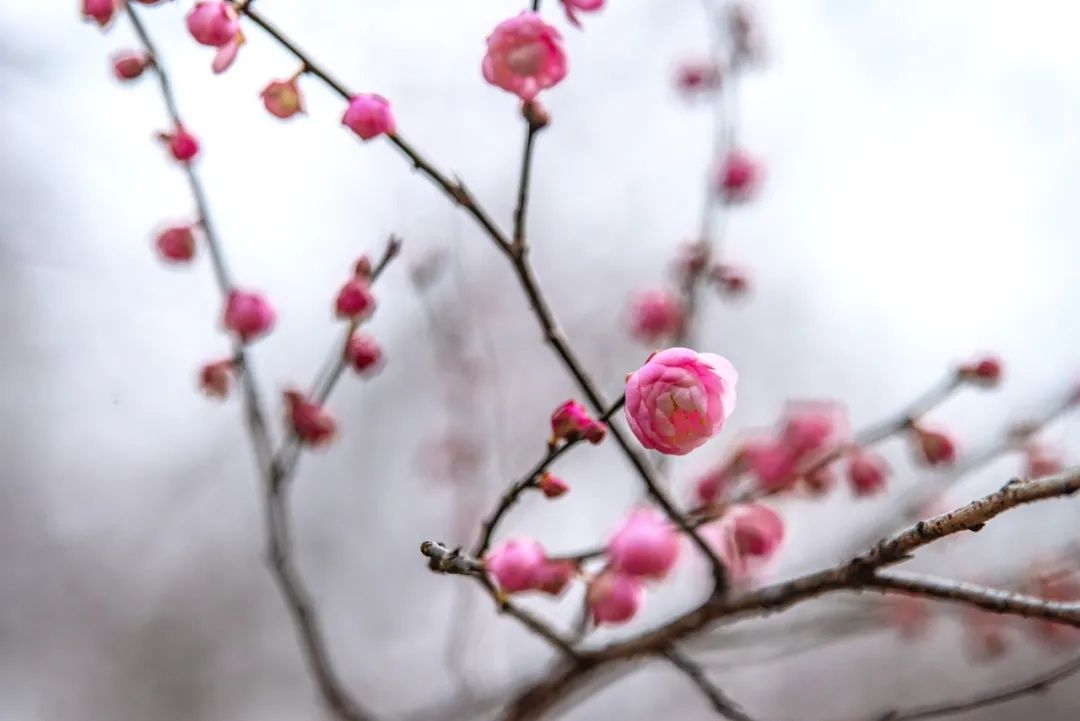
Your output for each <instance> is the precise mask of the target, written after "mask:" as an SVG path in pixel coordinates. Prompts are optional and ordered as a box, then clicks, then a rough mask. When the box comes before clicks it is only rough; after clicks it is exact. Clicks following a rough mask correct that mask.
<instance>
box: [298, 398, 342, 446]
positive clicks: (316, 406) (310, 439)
mask: <svg viewBox="0 0 1080 721" xmlns="http://www.w3.org/2000/svg"><path fill="white" fill-rule="evenodd" d="M285 409H286V416H287V418H288V420H289V424H290V427H291V428H292V431H293V433H295V434H296V437H297V438H298V439H299V440H300V442H301V443H303V444H304V445H307V446H311V447H317V446H322V445H326V444H327V443H329V442H330V441H331V440H333V438H334V436H335V435H336V434H337V421H335V420H334V417H333V416H331V415H330V412H329V411H327V410H326V408H325V407H324V406H323V404H322V403H320V402H319V401H317V400H315V399H311V398H307V397H306V396H304V394H303V393H300V392H299V391H295V390H289V391H285Z"/></svg>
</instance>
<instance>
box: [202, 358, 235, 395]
mask: <svg viewBox="0 0 1080 721" xmlns="http://www.w3.org/2000/svg"><path fill="white" fill-rule="evenodd" d="M235 374H236V363H235V362H233V359H232V358H225V359H223V360H219V361H214V362H213V363H207V364H206V365H204V366H203V367H202V368H200V369H199V388H200V389H202V392H203V393H205V394H206V395H207V396H209V397H211V398H225V397H226V396H228V395H229V389H230V388H231V387H232V382H233V376H234V375H235Z"/></svg>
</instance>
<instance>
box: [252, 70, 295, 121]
mask: <svg viewBox="0 0 1080 721" xmlns="http://www.w3.org/2000/svg"><path fill="white" fill-rule="evenodd" d="M261 97H262V101H263V105H265V106H266V109H267V111H269V113H270V114H271V115H273V116H274V117H276V118H281V119H282V120H286V119H288V118H291V117H292V116H294V115H296V114H297V113H302V112H304V103H303V98H302V97H301V95H300V86H299V84H298V83H297V79H296V78H291V79H289V80H274V81H271V82H270V84H269V85H267V86H266V87H265V88H263V91H262V94H261Z"/></svg>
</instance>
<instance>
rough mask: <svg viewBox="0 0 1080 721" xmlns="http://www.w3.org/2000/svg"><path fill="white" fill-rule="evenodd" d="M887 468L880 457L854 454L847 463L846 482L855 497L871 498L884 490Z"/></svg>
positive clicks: (859, 453) (860, 453) (861, 453)
mask: <svg viewBox="0 0 1080 721" xmlns="http://www.w3.org/2000/svg"><path fill="white" fill-rule="evenodd" d="M888 475H889V466H888V465H887V464H886V463H885V459H884V458H882V457H881V456H877V455H873V454H870V453H863V452H861V451H859V452H856V453H855V454H853V455H852V456H851V458H850V459H849V461H848V481H849V482H850V483H851V490H852V491H854V493H855V495H856V496H872V495H875V494H876V493H879V492H880V491H883V490H885V481H886V479H887V478H888Z"/></svg>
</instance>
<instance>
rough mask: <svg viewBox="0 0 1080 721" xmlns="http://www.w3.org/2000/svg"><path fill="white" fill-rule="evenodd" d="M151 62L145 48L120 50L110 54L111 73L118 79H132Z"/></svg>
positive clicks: (141, 72) (140, 73)
mask: <svg viewBox="0 0 1080 721" xmlns="http://www.w3.org/2000/svg"><path fill="white" fill-rule="evenodd" d="M153 62H154V61H153V60H152V59H151V57H150V53H148V52H146V51H145V50H121V51H120V52H118V53H116V54H115V55H113V56H112V63H113V73H114V74H115V75H116V77H117V79H118V80H134V79H135V78H137V77H139V76H140V75H142V74H143V71H145V70H146V69H147V68H148V67H150V66H151V65H152V64H153Z"/></svg>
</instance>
